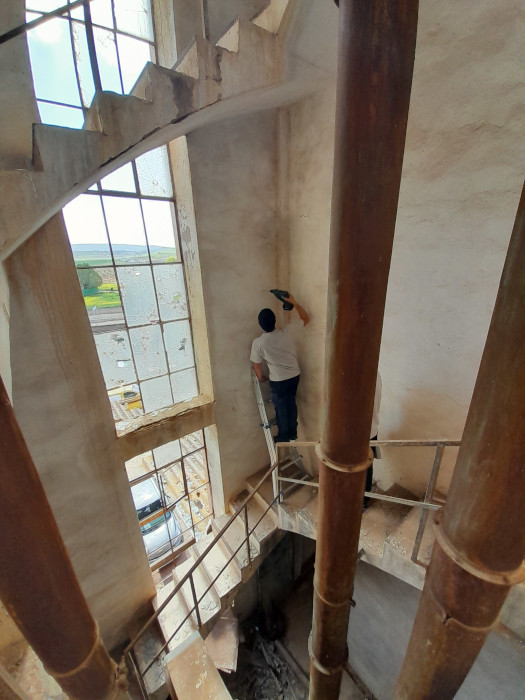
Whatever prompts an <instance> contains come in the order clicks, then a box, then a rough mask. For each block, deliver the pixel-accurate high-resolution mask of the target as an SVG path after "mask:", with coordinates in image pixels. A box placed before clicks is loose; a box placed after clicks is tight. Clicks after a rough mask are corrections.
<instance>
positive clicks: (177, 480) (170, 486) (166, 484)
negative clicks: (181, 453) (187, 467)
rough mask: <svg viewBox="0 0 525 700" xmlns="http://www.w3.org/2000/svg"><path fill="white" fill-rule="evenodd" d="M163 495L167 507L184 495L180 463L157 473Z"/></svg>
mask: <svg viewBox="0 0 525 700" xmlns="http://www.w3.org/2000/svg"><path fill="white" fill-rule="evenodd" d="M159 475H160V479H161V481H162V486H163V488H164V493H165V495H166V503H167V505H168V506H170V505H172V504H173V503H176V501H178V500H180V499H181V498H182V497H183V496H185V495H186V492H185V490H184V479H183V478H182V465H181V463H180V462H177V463H176V464H172V465H171V466H170V467H166V468H164V469H162V471H160V472H159Z"/></svg>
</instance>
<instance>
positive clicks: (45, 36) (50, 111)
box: [26, 0, 156, 129]
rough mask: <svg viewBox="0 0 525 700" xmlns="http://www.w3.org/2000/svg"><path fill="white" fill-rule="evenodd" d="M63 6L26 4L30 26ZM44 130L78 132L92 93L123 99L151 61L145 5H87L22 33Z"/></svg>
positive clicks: (121, 0) (60, 2) (104, 1)
mask: <svg viewBox="0 0 525 700" xmlns="http://www.w3.org/2000/svg"><path fill="white" fill-rule="evenodd" d="M68 4H71V3H70V2H69V1H68V0H26V21H27V22H30V21H32V20H34V19H36V18H38V17H42V16H43V15H45V13H46V12H51V11H53V10H56V9H58V8H60V7H63V6H65V5H68ZM27 41H28V46H29V53H30V57H31V70H32V73H33V82H34V86H35V94H36V98H37V102H38V108H39V111H40V118H41V120H42V122H43V123H44V124H54V125H56V126H66V127H70V128H76V129H81V128H82V125H83V123H84V117H85V113H86V111H87V109H88V108H89V106H90V105H91V102H92V100H93V96H94V94H95V91H97V90H107V91H111V92H117V93H119V94H128V93H129V92H130V91H131V89H132V88H133V85H134V84H135V82H136V81H137V78H138V77H139V75H140V74H141V72H142V70H143V69H144V66H145V65H146V63H148V62H149V61H152V62H155V61H156V49H155V43H154V34H153V18H152V11H151V2H150V0H92V2H90V3H86V4H85V5H84V6H81V7H74V8H73V9H72V10H70V11H69V12H66V13H65V14H64V15H62V16H60V17H53V18H52V19H49V20H48V21H46V22H44V23H43V24H41V25H39V26H38V27H35V28H33V29H30V30H29V31H28V33H27Z"/></svg>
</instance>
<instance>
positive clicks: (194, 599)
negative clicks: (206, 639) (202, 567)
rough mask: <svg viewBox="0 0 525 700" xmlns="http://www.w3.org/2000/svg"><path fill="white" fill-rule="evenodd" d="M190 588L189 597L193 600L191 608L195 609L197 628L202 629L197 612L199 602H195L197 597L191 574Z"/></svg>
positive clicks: (199, 615)
mask: <svg viewBox="0 0 525 700" xmlns="http://www.w3.org/2000/svg"><path fill="white" fill-rule="evenodd" d="M190 588H191V595H192V598H193V606H194V608H195V615H196V617H197V626H198V628H199V629H200V628H201V627H202V623H201V614H200V612H199V602H198V600H197V595H196V593H195V583H194V581H193V574H192V573H191V574H190Z"/></svg>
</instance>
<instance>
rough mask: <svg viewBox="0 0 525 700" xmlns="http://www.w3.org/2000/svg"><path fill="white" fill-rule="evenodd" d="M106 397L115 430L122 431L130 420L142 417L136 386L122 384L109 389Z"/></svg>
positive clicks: (140, 398) (139, 397)
mask: <svg viewBox="0 0 525 700" xmlns="http://www.w3.org/2000/svg"><path fill="white" fill-rule="evenodd" d="M108 396H109V403H110V405H111V412H112V413H113V420H114V421H115V423H116V428H117V430H124V428H125V427H126V426H127V425H128V424H129V422H130V421H131V419H132V418H138V417H139V416H143V415H144V409H143V407H142V397H141V395H140V390H139V385H138V384H123V385H122V386H119V387H118V388H116V389H109V390H108Z"/></svg>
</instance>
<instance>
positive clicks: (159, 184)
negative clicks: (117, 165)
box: [135, 146, 173, 197]
mask: <svg viewBox="0 0 525 700" xmlns="http://www.w3.org/2000/svg"><path fill="white" fill-rule="evenodd" d="M135 163H136V165H137V172H138V176H139V186H140V191H141V194H144V195H152V196H154V197H172V196H173V190H172V187H171V175H170V167H169V163H168V151H167V149H166V146H161V147H160V148H154V149H153V150H152V151H149V152H148V153H145V154H144V155H143V156H139V157H138V158H137V160H136V161H135Z"/></svg>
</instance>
